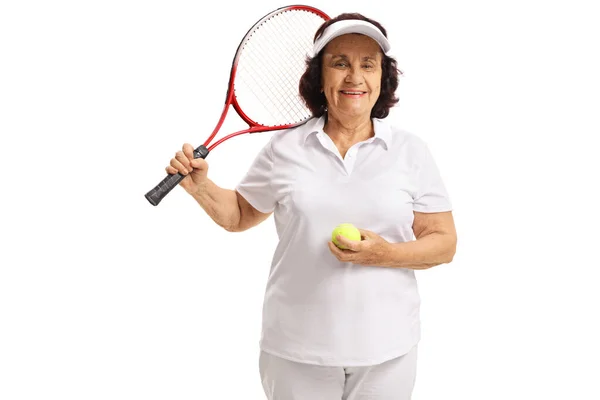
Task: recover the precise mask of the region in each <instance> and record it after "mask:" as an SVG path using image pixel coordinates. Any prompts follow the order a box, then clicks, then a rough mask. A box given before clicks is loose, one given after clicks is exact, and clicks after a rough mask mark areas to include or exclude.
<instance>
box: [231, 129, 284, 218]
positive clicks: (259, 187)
mask: <svg viewBox="0 0 600 400" xmlns="http://www.w3.org/2000/svg"><path fill="white" fill-rule="evenodd" d="M272 173H273V151H272V140H269V142H268V143H267V144H266V145H265V146H264V147H263V148H262V149H261V151H260V152H259V153H258V154H257V156H256V157H255V159H254V161H253V162H252V164H251V165H250V168H249V169H248V171H247V172H246V174H245V176H244V177H243V178H242V179H241V181H240V182H239V183H238V184H237V186H236V188H235V190H236V191H237V192H238V193H239V194H240V195H242V197H244V198H245V199H246V201H248V203H250V205H252V207H254V208H256V209H257V210H258V211H260V212H262V213H270V212H272V211H273V210H274V209H275V204H276V198H275V193H274V191H273V188H272V185H271V180H272Z"/></svg>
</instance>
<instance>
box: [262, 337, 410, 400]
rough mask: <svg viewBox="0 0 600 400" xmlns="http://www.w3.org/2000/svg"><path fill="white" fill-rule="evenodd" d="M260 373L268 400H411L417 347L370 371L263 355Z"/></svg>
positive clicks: (370, 368) (362, 368)
mask: <svg viewBox="0 0 600 400" xmlns="http://www.w3.org/2000/svg"><path fill="white" fill-rule="evenodd" d="M259 370H260V377H261V380H262V385H263V388H264V390H265V394H266V395H267V399H269V400H410V398H411V394H412V391H413V387H414V384H415V379H416V372H417V346H415V347H413V348H412V350H411V351H410V352H408V353H407V354H405V355H403V356H401V357H398V358H395V359H393V360H390V361H387V362H384V363H382V364H379V365H373V366H368V367H323V366H318V365H310V364H302V363H297V362H293V361H288V360H285V359H283V358H280V357H276V356H274V355H271V354H268V353H265V352H261V353H260V359H259Z"/></svg>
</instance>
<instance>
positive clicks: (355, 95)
mask: <svg viewBox="0 0 600 400" xmlns="http://www.w3.org/2000/svg"><path fill="white" fill-rule="evenodd" d="M381 61H382V54H381V48H380V47H379V44H378V43H377V42H376V41H374V40H373V39H371V38H370V37H368V36H365V35H359V34H348V35H342V36H338V37H337V38H335V39H333V40H332V41H331V42H329V43H328V44H327V46H326V47H325V52H324V54H323V65H322V82H321V84H322V88H323V92H324V94H325V97H326V99H327V111H328V113H329V114H333V116H335V117H336V118H338V119H342V120H343V119H344V118H356V117H367V118H369V117H370V115H371V109H372V108H373V106H374V105H375V103H376V102H377V99H378V98H379V93H380V91H381V73H382V70H381Z"/></svg>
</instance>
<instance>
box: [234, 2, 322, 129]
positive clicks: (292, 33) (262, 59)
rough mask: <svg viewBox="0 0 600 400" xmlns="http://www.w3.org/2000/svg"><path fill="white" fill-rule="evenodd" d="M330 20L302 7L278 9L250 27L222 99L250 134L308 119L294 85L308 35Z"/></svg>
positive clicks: (305, 54) (308, 47) (305, 55)
mask: <svg viewBox="0 0 600 400" xmlns="http://www.w3.org/2000/svg"><path fill="white" fill-rule="evenodd" d="M329 19H330V17H329V16H328V15H327V14H325V13H324V12H323V11H321V10H319V9H317V8H314V7H311V6H305V5H292V6H286V7H281V8H279V9H277V10H275V11H272V12H270V13H269V14H267V15H265V16H264V17H263V18H261V19H260V20H259V21H258V22H256V23H255V24H254V25H253V26H252V27H251V28H250V29H249V30H248V32H247V33H246V35H245V36H244V38H243V39H242V40H241V42H240V44H239V46H238V48H237V51H236V54H235V57H234V59H233V62H232V66H231V75H230V79H229V89H228V100H229V101H230V103H231V104H232V106H233V107H234V109H235V110H236V112H237V113H238V115H239V116H240V117H241V118H242V119H243V120H244V121H245V122H246V123H247V124H248V125H249V126H250V127H251V129H249V131H250V132H253V131H264V130H275V129H286V128H291V127H294V126H298V125H301V124H303V123H305V122H306V121H308V120H309V119H310V118H311V117H312V113H311V111H310V110H309V109H308V107H307V106H306V104H305V103H304V100H303V99H302V97H301V96H300V91H299V83H300V78H301V77H302V74H303V73H304V71H305V69H306V60H307V58H308V57H309V56H311V55H312V52H313V41H314V35H315V33H316V32H317V29H318V28H319V27H320V26H321V25H322V24H323V23H324V22H325V21H327V20H329Z"/></svg>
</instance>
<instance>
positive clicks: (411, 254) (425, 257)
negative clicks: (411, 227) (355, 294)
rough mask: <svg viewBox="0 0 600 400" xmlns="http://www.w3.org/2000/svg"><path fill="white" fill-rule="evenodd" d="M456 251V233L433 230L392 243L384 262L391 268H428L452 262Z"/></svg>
mask: <svg viewBox="0 0 600 400" xmlns="http://www.w3.org/2000/svg"><path fill="white" fill-rule="evenodd" d="M455 252H456V236H455V235H453V234H450V233H439V232H433V233H430V234H429V235H426V236H423V237H421V238H419V239H417V240H413V241H410V242H402V243H390V246H389V251H388V252H387V257H386V258H387V260H386V261H385V262H384V263H383V264H384V265H385V266H386V267H390V268H409V269H427V268H431V267H434V266H436V265H440V264H447V263H449V262H451V261H452V259H453V258H454V254H455Z"/></svg>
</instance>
